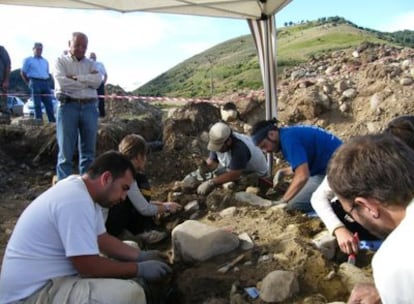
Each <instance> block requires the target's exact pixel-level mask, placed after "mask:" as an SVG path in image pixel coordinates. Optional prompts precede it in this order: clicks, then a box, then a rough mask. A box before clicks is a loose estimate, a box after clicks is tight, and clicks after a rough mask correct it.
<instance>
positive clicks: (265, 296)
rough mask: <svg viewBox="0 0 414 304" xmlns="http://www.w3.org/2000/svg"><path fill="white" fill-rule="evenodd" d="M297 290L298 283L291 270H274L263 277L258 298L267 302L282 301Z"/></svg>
mask: <svg viewBox="0 0 414 304" xmlns="http://www.w3.org/2000/svg"><path fill="white" fill-rule="evenodd" d="M298 291H299V283H298V281H297V279H296V276H295V274H294V273H293V272H291V271H284V270H275V271H272V272H270V273H269V274H267V276H266V277H265V278H264V279H263V282H262V287H261V289H260V298H261V299H262V300H263V301H265V302H267V303H272V302H282V301H284V300H286V299H288V298H290V297H291V296H293V295H294V294H295V293H297V292H298Z"/></svg>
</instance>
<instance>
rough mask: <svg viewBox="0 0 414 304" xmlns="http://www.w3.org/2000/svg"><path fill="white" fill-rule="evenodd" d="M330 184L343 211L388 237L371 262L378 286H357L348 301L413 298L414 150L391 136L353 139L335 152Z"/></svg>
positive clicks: (378, 234) (331, 165)
mask: <svg viewBox="0 0 414 304" xmlns="http://www.w3.org/2000/svg"><path fill="white" fill-rule="evenodd" d="M327 176H328V182H329V185H330V187H331V188H332V190H333V191H334V192H335V194H336V195H337V196H338V198H339V200H340V202H341V205H342V207H343V208H344V210H345V211H346V212H347V213H348V215H349V216H351V217H352V218H353V219H355V221H357V222H358V223H360V224H361V225H362V226H364V227H365V228H366V229H368V230H369V231H370V232H371V233H372V234H374V235H376V236H377V237H379V238H385V240H384V242H383V243H382V245H381V247H380V248H379V249H378V251H377V252H376V253H375V255H374V257H373V259H372V270H373V276H374V282H375V286H374V285H369V284H363V285H357V286H356V287H355V288H354V290H353V291H352V293H351V297H350V298H349V300H348V303H412V302H413V299H414V289H413V285H412V283H413V282H414V264H413V262H412V261H413V256H414V246H413V245H412V243H411V241H410V240H411V238H412V235H413V226H414V203H413V201H414V152H413V150H412V149H411V148H410V147H409V146H407V145H406V144H405V143H404V142H403V141H401V140H399V139H398V138H397V137H395V136H393V135H390V134H382V135H366V136H361V137H355V138H353V139H351V140H350V141H349V142H347V143H345V144H344V145H343V146H341V147H340V148H339V149H338V151H337V152H335V154H334V156H333V157H332V160H331V161H330V163H329V168H328V172H327Z"/></svg>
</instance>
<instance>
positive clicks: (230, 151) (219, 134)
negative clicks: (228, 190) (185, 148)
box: [197, 122, 268, 195]
mask: <svg viewBox="0 0 414 304" xmlns="http://www.w3.org/2000/svg"><path fill="white" fill-rule="evenodd" d="M207 149H208V150H209V151H210V155H209V157H208V158H207V160H206V163H207V165H208V166H209V168H217V167H221V168H223V170H224V173H223V174H220V175H217V176H216V177H214V178H212V179H209V180H207V181H205V182H203V183H202V184H200V185H199V186H198V188H197V193H198V194H201V195H204V194H208V193H209V192H210V191H211V190H213V189H214V187H215V186H216V185H221V184H224V183H227V182H231V181H236V180H238V179H239V178H240V177H241V176H242V174H247V173H255V174H257V176H258V177H259V176H265V175H266V174H267V172H268V166H267V162H266V158H265V156H264V154H263V153H262V151H260V149H258V148H257V147H255V145H254V144H253V141H252V140H251V139H250V138H249V137H248V136H246V135H243V134H240V133H237V132H233V131H232V130H231V128H230V127H229V126H228V125H226V124H225V123H222V122H218V123H216V124H214V125H213V126H212V127H211V129H210V131H209V142H208V145H207Z"/></svg>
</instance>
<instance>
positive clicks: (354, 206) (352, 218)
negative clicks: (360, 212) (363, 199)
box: [345, 202, 357, 223]
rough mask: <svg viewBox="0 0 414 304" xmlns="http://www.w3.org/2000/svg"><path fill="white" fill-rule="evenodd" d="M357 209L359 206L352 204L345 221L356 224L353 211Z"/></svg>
mask: <svg viewBox="0 0 414 304" xmlns="http://www.w3.org/2000/svg"><path fill="white" fill-rule="evenodd" d="M356 207H357V204H355V202H353V203H352V205H351V209H349V211H345V213H346V214H345V219H346V220H347V221H348V222H350V223H353V222H355V219H354V217H353V216H352V211H354V209H355V208H356Z"/></svg>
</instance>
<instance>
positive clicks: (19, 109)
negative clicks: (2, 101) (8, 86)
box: [7, 95, 24, 116]
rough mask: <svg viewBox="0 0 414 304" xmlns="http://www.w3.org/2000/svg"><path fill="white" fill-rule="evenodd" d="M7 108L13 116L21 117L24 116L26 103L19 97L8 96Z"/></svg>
mask: <svg viewBox="0 0 414 304" xmlns="http://www.w3.org/2000/svg"><path fill="white" fill-rule="evenodd" d="M7 107H8V108H9V110H10V112H11V114H12V115H15V116H20V115H23V107H24V102H23V100H21V99H20V98H19V97H17V96H13V95H8V96H7Z"/></svg>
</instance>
